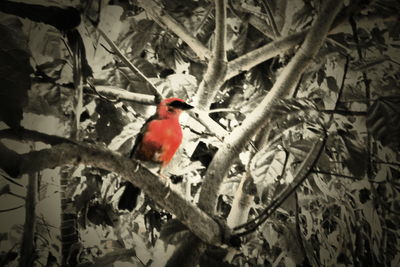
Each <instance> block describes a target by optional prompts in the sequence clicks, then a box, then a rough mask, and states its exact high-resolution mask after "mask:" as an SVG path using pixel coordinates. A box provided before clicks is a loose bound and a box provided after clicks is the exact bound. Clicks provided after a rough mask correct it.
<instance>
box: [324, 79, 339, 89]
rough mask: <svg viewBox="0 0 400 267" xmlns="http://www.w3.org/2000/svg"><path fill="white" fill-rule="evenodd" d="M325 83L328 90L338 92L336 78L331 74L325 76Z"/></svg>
mask: <svg viewBox="0 0 400 267" xmlns="http://www.w3.org/2000/svg"><path fill="white" fill-rule="evenodd" d="M326 83H327V85H328V88H329V90H331V91H333V92H338V91H339V87H338V85H337V82H336V79H335V78H334V77H333V76H328V77H326Z"/></svg>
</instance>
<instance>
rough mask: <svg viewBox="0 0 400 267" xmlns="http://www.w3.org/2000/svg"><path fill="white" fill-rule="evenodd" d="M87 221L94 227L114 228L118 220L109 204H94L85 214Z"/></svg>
mask: <svg viewBox="0 0 400 267" xmlns="http://www.w3.org/2000/svg"><path fill="white" fill-rule="evenodd" d="M87 218H88V220H89V221H90V222H91V223H93V224H95V225H108V226H112V227H113V226H114V225H115V223H114V222H115V221H117V220H118V218H117V215H116V214H115V213H114V211H113V208H112V206H111V205H110V204H94V205H92V206H90V207H89V210H88V212H87Z"/></svg>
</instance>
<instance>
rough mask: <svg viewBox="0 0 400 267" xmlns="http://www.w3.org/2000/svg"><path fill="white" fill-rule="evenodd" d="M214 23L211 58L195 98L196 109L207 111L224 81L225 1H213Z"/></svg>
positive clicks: (225, 64) (225, 67)
mask: <svg viewBox="0 0 400 267" xmlns="http://www.w3.org/2000/svg"><path fill="white" fill-rule="evenodd" d="M215 23H216V25H215V38H214V40H215V41H214V49H213V56H212V58H211V62H210V64H209V65H208V68H207V71H206V73H205V75H204V77H203V80H202V82H201V83H200V85H199V89H198V91H197V94H196V98H195V101H196V103H195V104H196V107H197V108H198V109H201V110H208V108H209V106H210V105H211V102H212V101H213V100H214V98H215V95H216V94H217V92H218V90H219V89H220V87H221V86H222V84H223V83H224V82H225V81H226V79H225V76H226V74H225V73H226V69H227V62H226V49H225V43H226V0H215Z"/></svg>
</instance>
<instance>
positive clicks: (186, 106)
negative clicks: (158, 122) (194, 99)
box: [179, 102, 194, 110]
mask: <svg viewBox="0 0 400 267" xmlns="http://www.w3.org/2000/svg"><path fill="white" fill-rule="evenodd" d="M179 108H180V109H182V110H189V109H192V108H194V107H193V106H191V105H189V104H187V103H185V102H183V103H182V105H181V106H180V107H179Z"/></svg>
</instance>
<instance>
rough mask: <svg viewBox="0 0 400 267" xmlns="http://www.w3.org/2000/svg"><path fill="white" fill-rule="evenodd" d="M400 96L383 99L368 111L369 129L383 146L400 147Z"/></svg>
mask: <svg viewBox="0 0 400 267" xmlns="http://www.w3.org/2000/svg"><path fill="white" fill-rule="evenodd" d="M399 121H400V96H389V97H381V98H379V99H378V100H376V101H375V102H374V103H373V104H372V105H371V106H370V107H369V109H368V115H367V127H368V129H369V131H370V132H371V134H372V135H373V136H374V137H375V138H376V139H377V140H379V141H381V143H382V145H384V146H387V145H390V146H393V147H394V148H398V147H399V146H400V123H399Z"/></svg>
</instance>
